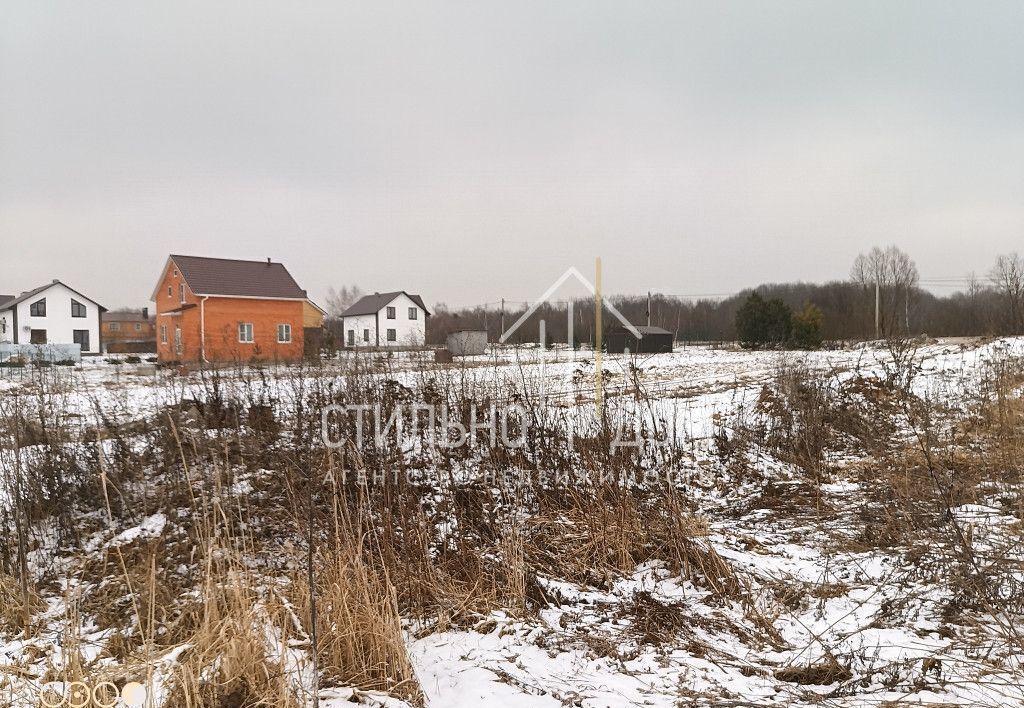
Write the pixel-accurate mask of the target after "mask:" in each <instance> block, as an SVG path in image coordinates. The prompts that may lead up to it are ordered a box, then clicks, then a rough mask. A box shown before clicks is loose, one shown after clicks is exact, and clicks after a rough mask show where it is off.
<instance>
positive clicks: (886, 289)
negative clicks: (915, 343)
mask: <svg viewBox="0 0 1024 708" xmlns="http://www.w3.org/2000/svg"><path fill="white" fill-rule="evenodd" d="M850 277H852V278H853V281H854V282H855V283H857V284H859V285H860V286H861V287H863V288H864V289H865V290H867V291H868V293H869V295H873V294H874V293H875V291H876V289H877V293H878V301H877V312H878V326H879V329H880V332H879V334H880V335H881V336H883V337H888V336H891V335H893V334H895V333H896V332H898V331H899V330H900V329H903V331H904V332H909V331H910V303H911V297H912V296H913V291H914V289H915V288H916V287H917V282H918V280H919V278H920V276H919V275H918V272H917V266H916V265H915V264H914V261H913V260H912V259H911V258H910V256H909V255H907V253H906V252H905V251H901V250H900V249H899V248H897V247H896V246H889V247H888V248H886V249H884V250H883V249H881V248H879V247H878V246H875V247H874V248H872V249H871V250H870V251H869V252H868V253H862V254H860V255H859V256H857V258H856V260H854V262H853V267H852V268H851V269H850ZM872 302H874V299H872ZM901 322H902V327H901Z"/></svg>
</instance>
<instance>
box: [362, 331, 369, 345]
mask: <svg viewBox="0 0 1024 708" xmlns="http://www.w3.org/2000/svg"><path fill="white" fill-rule="evenodd" d="M363 341H364V342H369V341H370V330H368V329H364V330H363Z"/></svg>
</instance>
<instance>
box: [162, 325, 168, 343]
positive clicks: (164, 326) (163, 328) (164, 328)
mask: <svg viewBox="0 0 1024 708" xmlns="http://www.w3.org/2000/svg"><path fill="white" fill-rule="evenodd" d="M160 343H161V344H167V325H160Z"/></svg>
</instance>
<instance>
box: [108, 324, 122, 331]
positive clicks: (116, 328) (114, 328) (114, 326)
mask: <svg viewBox="0 0 1024 708" xmlns="http://www.w3.org/2000/svg"><path fill="white" fill-rule="evenodd" d="M110 331H111V332H120V331H121V323H120V322H111V323H110Z"/></svg>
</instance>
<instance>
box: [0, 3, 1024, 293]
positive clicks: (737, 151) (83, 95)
mask: <svg viewBox="0 0 1024 708" xmlns="http://www.w3.org/2000/svg"><path fill="white" fill-rule="evenodd" d="M0 7H2V9H3V14H2V17H3V20H2V21H0V102H2V103H0V239H2V240H0V245H2V248H0V292H4V293H7V292H11V293H16V292H18V291H21V290H26V289H28V288H30V287H33V286H36V285H39V284H41V283H44V282H47V281H48V280H50V279H52V278H60V279H62V280H64V281H65V282H67V283H68V284H70V285H72V287H75V288H77V289H79V290H82V291H83V292H84V293H86V294H88V295H90V296H92V297H94V298H95V299H97V300H98V301H100V302H101V303H102V304H104V305H106V306H108V307H117V306H122V305H131V306H137V307H141V306H143V305H146V304H147V301H148V299H149V297H150V295H151V293H152V290H153V287H154V283H155V281H156V279H157V276H158V275H159V270H160V268H161V266H162V264H163V262H164V259H165V258H166V256H167V254H168V253H171V252H180V253H186V254H195V255H210V256H223V257H231V258H253V259H263V258H266V257H268V256H269V257H272V258H274V259H275V260H280V261H283V262H284V263H285V264H286V265H287V266H288V268H289V269H290V270H291V272H292V274H293V275H294V276H295V277H296V279H297V280H298V281H299V283H300V285H302V286H303V287H305V288H307V289H308V290H309V291H310V294H311V295H312V296H313V297H314V298H321V299H322V297H323V295H324V293H325V292H326V290H327V288H328V286H331V285H334V286H340V285H343V284H352V283H356V284H358V285H360V286H361V287H362V288H363V289H364V290H368V291H373V290H380V291H384V290H393V289H404V290H408V291H413V292H419V293H422V295H423V296H424V298H425V300H426V301H427V302H428V303H437V302H439V301H441V302H446V303H448V304H450V305H469V304H474V303H483V302H489V301H496V300H499V299H500V298H501V297H506V298H509V299H523V298H529V297H533V296H535V295H537V294H539V293H541V292H542V291H543V290H544V289H545V288H546V286H547V285H548V284H549V283H550V282H551V281H553V280H554V279H555V278H556V277H557V276H558V275H560V274H561V273H562V271H563V270H565V268H566V267H567V266H569V265H576V266H578V267H579V268H580V269H581V270H583V271H585V272H592V270H593V261H594V257H595V256H598V255H599V256H602V257H603V260H604V270H605V282H606V286H607V289H609V290H614V291H616V292H622V293H640V292H645V291H647V290H648V289H652V290H655V291H660V292H665V293H671V294H694V293H722V292H730V291H734V290H737V289H740V288H742V287H744V286H749V285H755V284H758V283H761V282H777V281H787V280H798V279H799V280H810V281H822V280H827V279H835V278H843V277H846V276H847V274H848V272H849V267H850V263H851V261H852V260H853V258H854V257H855V256H856V254H857V253H858V252H860V251H862V250H866V249H867V248H869V247H870V246H872V245H874V244H882V245H884V244H889V243H896V244H897V245H899V246H901V247H903V248H905V249H906V250H908V251H909V252H910V253H911V255H912V256H913V257H914V258H915V260H916V261H917V264H918V266H919V268H920V270H921V274H922V277H923V278H943V277H951V276H963V275H966V274H968V273H969V272H971V271H977V272H978V273H984V272H985V271H987V270H988V268H989V267H990V266H991V264H992V262H993V260H994V259H995V256H996V254H998V253H1000V252H1006V251H1011V250H1015V249H1016V250H1024V244H1022V236H1024V228H1022V225H1024V41H1022V40H1021V37H1022V34H1021V33H1022V29H1024V3H1020V2H1008V3H997V2H983V3H978V2H963V3H956V4H951V3H940V2H917V3H898V2H891V1H886V2H863V1H862V0H858V1H857V2H847V3H830V2H823V1H822V0H813V1H811V2H799V3H798V2H771V3H767V2H766V3H753V2H743V3H727V2H720V1H717V0H716V1H715V2H706V3H687V2H681V1H673V2H665V3H658V2H598V1H596V0H582V1H580V2H552V1H550V0H546V1H544V2H536V3H534V2H526V1H524V0H514V1H512V0H510V1H508V2H503V3H500V4H497V3H487V2H481V0H473V1H471V2H465V3H462V2H403V3H390V2H380V1H377V0H375V1H373V2H358V3H357V2H340V1H338V0H332V1H325V2H317V3H312V2H307V3H298V2H277V3H262V2H252V1H251V0H247V1H246V2H237V3H227V2H210V1H209V0H204V1H203V2H194V3H193V2H184V1H182V0H174V2H162V3H157V2H139V1H138V0H131V1H130V2H85V1H84V0H74V1H72V2H65V3H58V2H45V1H42V0H31V1H29V0H25V1H23V2H17V3H14V2H8V1H7V0H3V1H2V2H0Z"/></svg>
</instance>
